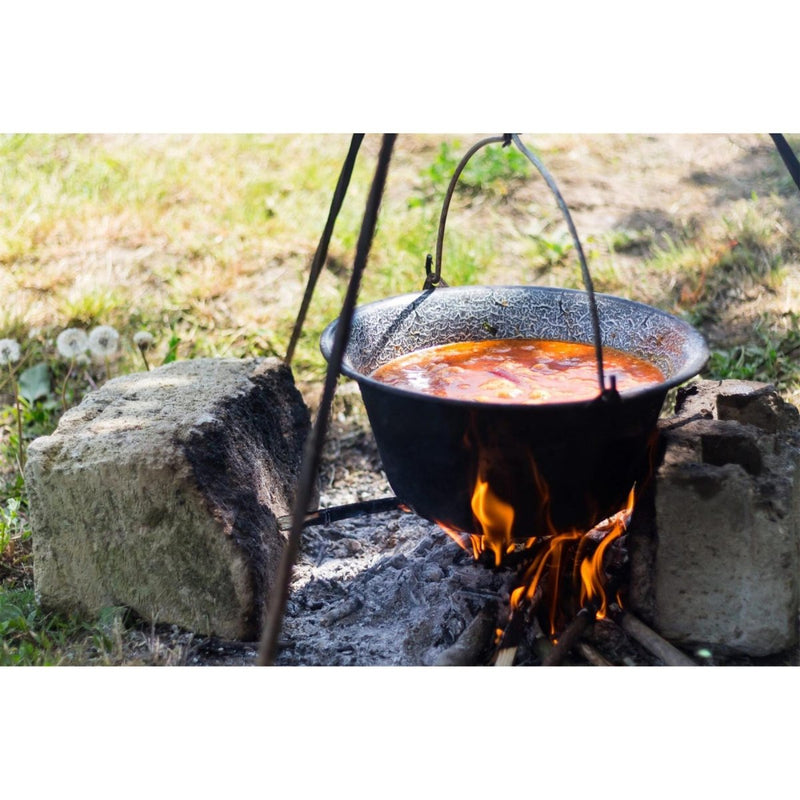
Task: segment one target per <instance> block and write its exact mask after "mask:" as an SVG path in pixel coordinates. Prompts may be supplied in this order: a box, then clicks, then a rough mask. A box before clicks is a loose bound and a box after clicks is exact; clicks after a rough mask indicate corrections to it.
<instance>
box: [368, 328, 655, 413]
mask: <svg viewBox="0 0 800 800" xmlns="http://www.w3.org/2000/svg"><path fill="white" fill-rule="evenodd" d="M603 369H604V371H605V374H606V376H607V377H608V376H611V375H613V376H615V378H616V385H617V391H619V392H624V391H626V390H630V389H635V388H642V387H645V386H652V385H654V384H658V383H661V382H662V381H663V380H664V376H663V374H662V373H661V371H660V370H659V369H658V368H657V367H655V366H654V365H653V364H651V363H650V362H648V361H644V360H643V359H640V358H637V357H636V356H632V355H630V354H629V353H624V352H622V351H621V350H615V349H613V348H610V347H604V348H603ZM371 377H372V378H375V380H379V381H381V382H383V383H386V384H388V385H390V386H397V387H401V388H403V389H410V390H412V391H416V392H423V393H424V394H430V395H435V396H436V397H448V398H453V399H458V400H473V401H480V402H485V403H523V404H539V403H568V402H574V401H579V400H591V399H593V398H595V397H597V396H598V394H599V393H600V388H599V381H598V376H597V358H596V356H595V350H594V347H593V346H592V345H588V344H583V343H580V342H559V341H549V340H543V339H489V340H486V341H479V342H455V343H452V344H443V345H439V346H437V347H429V348H426V349H423V350H416V351H414V352H413V353H408V354H406V355H404V356H400V357H398V358H395V359H393V360H392V361H389V362H388V363H386V364H383V365H382V366H380V367H378V369H376V370H375V371H374V372H373V373H372V375H371Z"/></svg>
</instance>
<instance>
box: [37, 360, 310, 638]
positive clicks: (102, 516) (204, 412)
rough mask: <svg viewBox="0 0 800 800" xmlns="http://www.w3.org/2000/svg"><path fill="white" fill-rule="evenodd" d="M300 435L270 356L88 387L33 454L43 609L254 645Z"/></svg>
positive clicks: (193, 365)
mask: <svg viewBox="0 0 800 800" xmlns="http://www.w3.org/2000/svg"><path fill="white" fill-rule="evenodd" d="M309 427H310V418H309V412H308V409H307V408H306V406H305V404H304V402H303V400H302V397H301V395H300V393H299V392H298V391H297V389H296V388H295V386H294V381H293V379H292V375H291V372H290V370H289V368H288V367H286V366H285V365H283V364H282V362H280V361H279V360H278V359H245V360H239V359H196V360H191V361H181V362H175V363H172V364H169V365H166V366H163V367H159V368H158V369H154V370H152V371H150V372H144V373H137V374H133V375H126V376H122V377H119V378H115V379H113V380H111V381H109V382H108V383H106V384H105V385H104V386H103V387H102V388H100V389H99V390H97V391H95V392H92V393H91V394H89V395H88V396H87V397H86V398H85V399H84V400H83V402H82V403H81V404H80V405H79V406H77V407H76V408H73V409H71V410H70V411H68V412H67V413H66V414H64V416H63V417H62V419H61V421H60V423H59V425H58V428H57V429H56V431H55V432H54V433H53V434H52V435H51V436H44V437H41V438H39V439H37V440H36V441H34V442H33V443H32V444H31V446H30V448H29V450H28V463H27V467H26V475H25V477H26V485H27V488H28V491H29V496H30V507H31V524H32V529H33V559H34V588H35V590H36V593H37V596H38V597H39V599H40V601H41V603H42V605H43V606H45V607H46V608H52V609H58V610H61V611H70V610H79V611H83V612H89V613H96V612H97V611H98V610H100V609H101V608H103V607H107V606H127V607H129V608H131V609H133V610H134V611H135V612H136V613H137V614H138V615H140V616H141V617H142V618H144V619H146V620H151V621H156V622H169V623H174V624H178V625H180V626H182V627H185V628H188V629H190V630H193V631H196V632H198V633H206V634H216V635H219V636H222V637H226V638H239V639H246V640H252V639H254V638H257V636H258V632H259V630H260V627H261V625H262V621H263V615H264V611H265V604H266V599H267V598H268V595H269V591H270V589H271V583H272V580H273V577H274V574H275V570H276V569H277V565H278V562H279V559H280V554H281V551H282V548H283V545H284V542H285V536H284V534H282V533H281V532H280V531H279V530H278V525H277V521H276V519H277V517H279V516H282V515H286V514H289V513H290V512H291V506H292V500H293V495H294V489H295V483H296V480H297V477H298V474H299V469H300V463H301V459H302V449H303V444H304V440H305V438H306V435H307V433H308V430H309Z"/></svg>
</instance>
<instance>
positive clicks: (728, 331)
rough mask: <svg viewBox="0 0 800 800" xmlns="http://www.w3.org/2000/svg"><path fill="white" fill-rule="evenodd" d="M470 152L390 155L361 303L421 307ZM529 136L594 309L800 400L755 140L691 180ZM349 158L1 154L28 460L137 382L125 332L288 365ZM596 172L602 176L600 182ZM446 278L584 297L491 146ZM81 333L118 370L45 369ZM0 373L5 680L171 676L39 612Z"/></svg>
mask: <svg viewBox="0 0 800 800" xmlns="http://www.w3.org/2000/svg"><path fill="white" fill-rule="evenodd" d="M477 138H478V137H475V138H474V139H473V138H471V137H467V136H464V135H461V136H446V137H442V136H431V135H427V136H401V137H400V138H399V139H398V143H397V146H396V150H395V154H394V156H393V161H392V166H391V168H390V173H389V180H388V183H387V188H386V193H385V196H384V199H383V203H382V208H381V216H380V220H379V225H378V230H377V232H376V237H375V241H374V243H373V247H372V252H371V256H370V264H369V267H368V270H367V273H366V274H365V276H364V281H363V286H362V292H361V298H360V301H361V302H369V301H370V300H374V299H379V298H382V297H386V296H389V295H394V294H400V293H405V292H411V291H418V290H419V289H420V288H421V287H422V283H423V280H424V263H425V257H426V255H427V254H428V253H431V254H432V253H433V252H434V246H435V240H436V232H437V226H438V222H439V214H440V211H441V203H442V200H443V195H444V191H445V189H446V186H447V183H448V181H449V179H450V175H451V174H452V170H453V168H454V167H455V165H456V163H457V162H458V160H459V159H460V158H461V155H462V154H463V152H465V151H466V149H467V147H469V146H470V145H471V144H472V143H473V141H476V140H477ZM528 138H529V139H532V141H528V142H526V143H527V144H528V145H529V146H533V145H536V150H537V153H538V154H539V156H540V157H541V158H542V160H543V161H544V163H545V164H546V165H547V166H548V168H549V170H550V171H551V173H552V174H553V175H554V177H555V178H556V180H558V181H559V183H560V184H561V188H562V191H563V192H564V195H565V199H566V200H567V203H568V204H570V206H571V208H572V211H573V215H574V217H575V221H576V225H577V228H578V232H579V234H580V235H581V237H582V242H583V244H584V249H585V251H586V253H587V257H588V259H589V265H590V268H591V270H592V274H593V277H594V281H595V287H596V289H597V290H598V291H604V292H609V293H612V294H618V295H621V296H625V297H630V298H632V299H636V300H640V301H642V302H646V303H650V304H652V305H655V306H658V307H661V308H664V309H667V310H669V311H672V312H673V313H676V314H678V315H680V316H682V317H684V318H686V319H688V320H690V321H691V322H692V323H693V324H695V325H697V326H698V327H700V328H701V329H702V330H703V332H704V333H705V334H706V336H707V338H708V339H709V341H710V343H711V345H712V351H713V354H712V357H711V360H710V362H709V366H708V368H707V371H706V372H705V373H704V374H705V375H706V376H708V377H715V378H723V377H736V378H745V379H753V380H764V381H770V382H773V383H775V384H776V385H777V386H778V388H779V389H780V391H781V392H782V393H784V395H785V396H786V397H787V399H789V400H791V401H793V402H797V401H798V399H800V365H799V364H798V354H800V322H799V321H798V319H799V318H798V316H797V315H796V313H795V311H796V309H797V308H800V280H798V278H797V277H796V275H797V272H798V270H797V266H798V255H799V254H800V241H799V240H798V234H797V233H796V231H798V230H800V224H799V223H800V202H799V199H800V195H799V194H798V193H797V192H796V189H794V187H793V186H792V185H791V184H790V183H787V180H786V176H785V169H784V167H783V165H782V163H781V162H780V160H779V158H778V156H777V154H776V153H774V152H773V151H772V149H771V147H770V145H769V143H768V142H767V143H766V144H764V142H762V141H761V140H760V139H757V138H756V137H738V138H736V139H735V140H734V141H733V144H732V145H731V147H730V152H728V151H726V154H727V155H726V159H727V160H725V161H724V163H720V164H719V165H718V166H717V167H716V168H715V169H706V170H704V171H702V174H703V176H704V178H703V180H702V181H700V180H699V179H697V178H696V175H697V174H700V171H696V170H694V171H693V170H692V169H691V168H690V167H689V166H688V165H685V164H684V163H682V160H681V159H680V158H675V157H674V153H673V152H672V151H670V150H669V149H667V150H666V151H665V153H664V154H661V153H660V152H658V153H655V155H654V153H653V151H652V147H653V146H654V145H653V144H652V140H654V139H655V138H657V137H644V138H645V139H647V141H646V142H644V143H643V141H644V140H643V139H642V137H638V138H637V137H629V136H625V137H584V136H581V137H579V136H567V135H564V136H557V135H549V136H543V137H528ZM716 141H717V140H715V142H716ZM725 143H726V140H725V139H724V137H721V138H720V140H719V147H720V149H722V148H723V145H724V144H725ZM790 143H791V144H792V145H793V146H794V147H795V149H796V150H798V149H800V140H797V139H790ZM348 144H349V139H348V137H347V136H342V135H329V136H325V135H315V136H309V135H304V136H283V135H281V136H267V135H241V136H233V135H167V136H155V135H137V136H122V135H30V136H28V135H5V136H0V161H2V163H3V169H2V170H0V295H1V296H2V297H3V298H4V302H3V307H2V309H0V338H4V337H8V338H14V339H15V340H17V341H19V342H20V344H21V346H22V349H23V360H22V361H21V363H20V364H18V365H17V375H16V377H17V378H19V379H20V381H21V386H22V387H23V391H22V394H23V397H22V399H21V405H20V418H21V423H22V431H23V437H22V438H23V441H22V446H23V451H24V448H25V446H26V445H27V444H28V443H29V442H30V441H31V440H32V439H33V438H35V437H37V436H40V435H42V434H46V433H48V432H50V431H52V430H53V429H54V427H55V426H56V425H57V423H58V420H59V418H60V415H61V413H63V410H64V408H65V407H69V406H71V405H74V404H75V403H77V402H79V401H80V399H81V398H82V397H83V396H84V395H85V393H86V392H87V391H90V390H91V389H92V388H93V387H95V386H98V385H100V384H101V383H102V382H103V381H105V380H106V379H107V378H108V377H109V375H116V374H121V373H124V372H130V371H132V370H140V369H142V368H143V364H142V359H141V354H140V352H139V351H138V349H137V347H136V346H135V345H134V344H133V335H134V334H135V333H136V332H138V331H140V330H143V329H144V330H148V331H149V332H150V333H152V334H153V336H154V337H155V344H154V347H153V349H152V351H150V352H148V354H147V357H148V360H149V361H150V363H151V364H152V365H158V364H161V363H164V362H168V361H172V360H175V359H183V358H194V357H199V356H234V357H243V356H250V355H278V356H282V355H283V354H284V353H285V350H286V346H287V344H288V341H289V336H290V333H291V329H292V325H293V322H294V318H295V314H296V313H297V309H298V307H299V301H300V297H301V295H302V291H303V288H304V284H305V278H306V273H307V269H308V266H309V264H310V263H311V259H312V257H313V254H314V251H315V249H316V246H317V242H318V238H319V235H320V233H321V231H322V228H323V226H324V223H325V219H326V217H327V214H328V208H329V204H330V200H331V196H332V192H333V188H334V186H335V184H336V179H337V177H338V173H339V169H340V167H341V163H342V161H343V159H344V156H345V153H346V151H347V147H348ZM639 146H641V147H643V148H645V147H649V148H651V149H650V150H647V151H646V159H647V164H648V170H647V171H646V172H644V173H636V174H635V175H633V177H632V178H630V177H629V175H628V173H626V172H625V170H626V165H628V164H629V163H630V161H631V157H632V148H636V147H639ZM377 149H378V137H375V136H368V137H367V138H366V140H365V143H364V145H363V146H362V153H361V155H360V157H359V160H358V162H357V165H356V170H355V172H354V175H353V179H352V183H351V188H350V190H349V192H348V195H347V197H346V199H345V203H344V206H343V208H342V212H341V215H340V218H339V220H338V222H337V226H336V230H335V233H334V237H333V241H332V243H331V248H330V254H329V259H328V264H327V265H326V269H325V270H324V271H323V274H322V276H321V278H320V281H319V284H318V287H317V290H316V292H315V295H314V298H313V301H312V305H311V308H310V310H309V316H308V319H307V322H306V325H305V329H304V335H303V337H302V339H301V341H300V343H299V347H298V350H297V352H296V355H295V359H294V362H293V364H292V367H293V371H294V373H295V378H296V379H297V381H298V383H300V384H301V385H303V386H306V385H308V386H314V385H318V383H319V381H320V379H321V377H322V375H323V373H324V369H325V363H324V361H323V359H322V357H321V355H320V353H319V349H318V340H319V334H320V333H321V331H322V329H323V328H324V327H325V325H327V324H328V322H330V321H331V320H332V319H334V318H335V317H336V316H338V313H339V308H340V305H341V302H342V298H343V295H344V291H345V288H346V284H347V280H348V276H349V269H350V266H351V264H352V261H353V256H354V250H355V243H356V240H357V237H358V232H359V227H360V223H361V215H362V213H363V208H364V202H365V198H366V194H367V190H368V187H369V182H370V180H371V171H372V169H373V167H374V162H375V156H376V154H377ZM643 152H645V151H643ZM576 153H577V154H578V156H577V157H576V156H575V154H576ZM634 155H635V153H634ZM592 168H594V169H596V170H597V171H598V172H599V173H600V174H601V175H602V176H603V178H602V180H601V181H599V182H598V183H596V184H595V183H592V182H591V181H590V173H591V169H592ZM564 176H566V181H564V180H562V178H563V177H564ZM693 176H695V177H693ZM628 180H630V181H631V183H630V186H632V187H634V189H631V190H630V192H631V193H632V196H633V197H634V201H633V203H634V205H633V206H632V205H631V201H630V200H625V199H624V198H623V199H622V200H620V201H619V203H618V206H614V203H615V202H616V199H615V197H614V196H613V195H612V194H610V193H609V192H605V189H604V188H603V184H604V183H605V184H607V185H608V186H619V187H621V191H622V193H623V194H624V192H625V191H626V190H625V187H626V186H628V185H629V184H627V183H626V181H628ZM648 181H649V182H652V184H653V186H652V189H651V191H650V194H649V195H648V196H643V192H644V187H645V186H646V184H647V182H648ZM604 192H605V193H604ZM692 193H694V194H692ZM687 198H692V199H691V202H690V200H688V199H687ZM607 206H609V207H613V208H614V211H613V213H612V212H611V211H610V210H609V207H607ZM442 274H443V276H444V278H445V280H447V281H448V283H450V284H451V285H463V284H472V283H547V284H550V285H558V286H567V287H573V286H580V285H581V279H580V271H579V268H578V264H577V258H576V254H575V252H574V247H573V244H572V240H571V238H570V236H569V235H568V232H567V229H566V226H565V225H564V222H563V220H562V219H561V216H560V213H559V212H558V209H557V208H556V207H555V204H554V201H553V198H552V195H551V194H550V193H549V191H548V190H547V188H546V187H544V186H543V184H542V182H541V180H540V179H538V177H537V176H536V175H534V170H533V169H532V167H531V166H530V164H529V163H528V162H527V160H526V159H525V158H524V157H523V156H522V155H521V154H520V153H519V152H518V151H516V150H515V149H513V148H502V147H501V146H499V145H493V146H490V147H488V148H485V149H484V150H482V151H480V153H479V154H477V155H476V156H475V157H474V159H473V160H472V161H471V162H470V164H469V165H468V167H467V169H466V170H465V171H464V173H463V175H462V177H461V180H460V181H459V183H458V186H457V190H456V193H455V195H454V198H453V202H452V205H451V208H450V212H449V215H448V222H447V232H446V237H445V246H444V251H443V259H442ZM97 325H112V326H114V327H115V328H116V329H117V330H118V331H119V332H120V335H121V346H120V349H119V351H118V352H117V353H116V354H115V355H114V357H113V359H111V360H110V361H109V362H108V363H105V362H97V361H89V362H87V363H82V364H72V365H70V364H69V363H68V362H67V361H65V360H64V359H63V358H62V357H60V356H59V354H58V352H57V350H56V347H55V339H56V337H57V335H58V333H59V332H60V331H62V330H63V329H64V328H67V327H72V326H77V327H82V328H84V329H86V330H89V329H91V328H92V327H94V326H97ZM3 369H5V368H4V367H2V366H0V634H2V652H0V663H4V664H6V663H8V664H10V663H14V664H51V663H52V664H55V663H107V664H111V663H120V662H121V661H122V660H123V659H124V658H125V655H124V652H123V651H124V650H125V646H128V645H129V644H130V642H131V641H132V640H134V639H136V637H139V638H138V639H136V641H138V642H139V649H138V650H137V651H136V652H137V653H138V655H137V658H138V659H139V663H175V662H176V661H180V659H181V658H182V657H183V656H182V655H181V654H180V653H177V652H164V651H160V650H159V649H158V647H157V645H156V644H155V643H156V642H157V637H155V636H154V635H153V633H152V631H151V632H149V633H148V632H146V631H143V629H142V628H141V626H137V625H136V624H135V623H133V622H132V621H130V620H129V619H127V618H126V617H124V616H122V615H120V614H119V613H118V611H114V610H109V611H108V612H107V613H104V615H101V616H102V618H101V619H96V620H81V619H78V618H69V617H59V616H56V615H48V614H46V613H44V612H43V611H42V610H41V609H39V608H38V607H37V606H36V603H35V600H34V598H33V594H32V565H31V533H30V525H29V522H28V517H27V500H26V495H25V487H24V482H23V481H22V479H21V476H20V474H19V469H18V463H17V461H18V457H17V455H16V454H17V453H18V452H19V444H20V442H19V436H18V428H17V420H16V414H17V411H16V408H15V405H14V402H13V393H12V385H11V383H10V380H9V375H8V373H7V372H3ZM65 524H69V521H68V520H67V521H65ZM125 642H127V643H128V645H125V646H123V643H125ZM184 655H185V654H184Z"/></svg>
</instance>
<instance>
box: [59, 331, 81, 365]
mask: <svg viewBox="0 0 800 800" xmlns="http://www.w3.org/2000/svg"><path fill="white" fill-rule="evenodd" d="M56 349H57V350H58V352H59V353H60V354H61V355H62V356H64V358H70V359H72V358H77V357H78V356H79V355H81V353H85V352H86V351H87V350H88V349H89V337H88V336H87V335H86V331H84V330H81V329H80V328H66V329H65V330H63V331H61V333H59V334H58V337H57V338H56Z"/></svg>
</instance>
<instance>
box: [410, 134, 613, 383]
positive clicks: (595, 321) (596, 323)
mask: <svg viewBox="0 0 800 800" xmlns="http://www.w3.org/2000/svg"><path fill="white" fill-rule="evenodd" d="M512 142H513V143H514V144H515V145H516V147H517V149H518V150H519V151H520V152H521V153H522V154H523V155H524V156H525V157H526V158H527V159H528V161H530V162H531V164H533V166H534V167H536V169H537V170H538V171H539V173H540V174H541V176H542V177H543V178H544V180H545V182H546V183H547V185H548V186H549V187H550V191H552V193H553V194H554V195H555V198H556V202H557V203H558V207H559V208H560V209H561V213H562V214H563V216H564V219H565V221H566V223H567V227H568V228H569V232H570V235H571V236H572V241H573V243H574V245H575V251H576V252H577V254H578V259H579V260H580V263H581V274H582V277H583V285H584V287H585V288H586V293H587V295H588V298H589V312H590V316H591V320H592V332H593V335H594V349H595V356H596V358H597V377H598V381H599V383H600V394H601V396H602V397H603V398H612V397H618V395H617V390H616V386H615V381H614V380H613V378H612V380H611V382H610V385H609V386H608V387H606V383H605V377H604V375H603V344H602V341H601V336H600V318H599V315H598V312H597V302H596V300H595V296H594V286H593V284H592V276H591V275H590V274H589V266H588V264H587V263H586V257H585V256H584V254H583V247H581V241H580V239H579V238H578V232H577V230H575V224H574V223H573V221H572V215H571V214H570V213H569V208H567V204H566V203H565V202H564V198H563V197H562V196H561V192H560V191H559V189H558V186H557V185H556V182H555V181H554V180H553V177H552V176H551V175H550V173H549V172H548V171H547V170H546V169H545V167H544V165H543V164H542V163H541V161H539V159H538V158H537V157H536V156H535V155H534V154H533V153H532V152H531V151H530V150H528V148H527V147H525V145H524V144H523V143H522V140H521V139H520V138H519V135H518V134H516V133H504V134H503V135H502V136H489V137H487V138H486V139H481V140H480V141H479V142H476V143H475V144H474V145H473V146H472V147H471V148H470V149H469V150H468V151H467V152H466V154H465V155H464V157H463V158H462V159H461V161H460V162H459V163H458V166H457V167H456V169H455V172H453V177H452V178H451V179H450V184H449V185H448V187H447V192H446V193H445V196H444V203H443V205H442V213H441V215H440V217H439V231H438V234H437V236H436V263H435V266H433V268H432V261H433V259H432V257H431V255H430V254H428V257H427V258H426V259H425V273H426V277H425V284H424V286H423V287H422V288H423V291H427V290H429V289H435V288H436V287H437V286H447V283H446V282H445V280H444V279H443V278H442V246H443V244H444V228H445V222H446V220H447V212H448V209H449V208H450V201H451V199H452V197H453V192H454V191H455V188H456V183H457V181H458V179H459V177H460V175H461V173H462V172H463V170H464V167H465V166H466V165H467V162H468V161H469V160H470V158H472V156H473V155H475V153H477V152H478V150H480V149H481V148H482V147H485V146H486V145H488V144H494V143H502V145H503V147H508V146H509V145H510V144H511V143H512Z"/></svg>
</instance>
